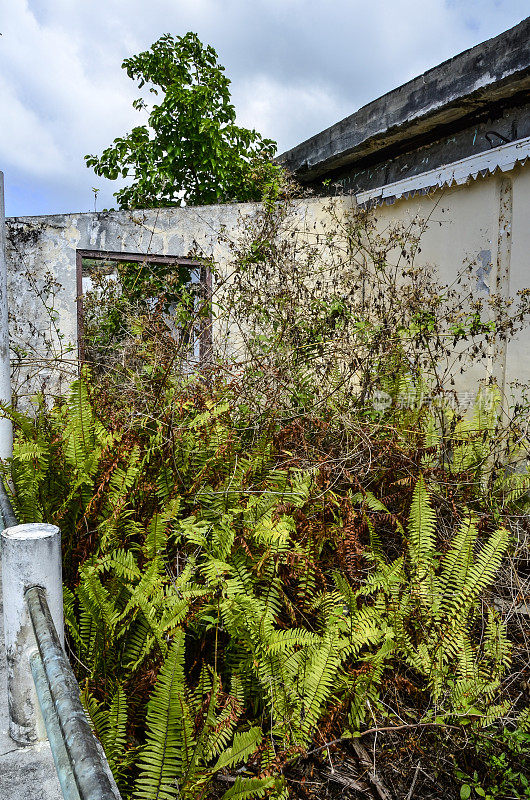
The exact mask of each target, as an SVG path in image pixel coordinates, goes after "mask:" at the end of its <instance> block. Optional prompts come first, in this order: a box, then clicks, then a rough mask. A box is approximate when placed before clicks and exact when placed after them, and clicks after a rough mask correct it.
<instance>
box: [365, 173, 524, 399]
mask: <svg viewBox="0 0 530 800" xmlns="http://www.w3.org/2000/svg"><path fill="white" fill-rule="evenodd" d="M374 213H375V215H376V217H377V219H378V227H379V228H380V229H381V230H384V228H385V227H387V226H388V225H390V224H391V223H392V222H394V221H397V220H401V221H405V222H407V221H409V222H412V220H413V219H415V218H418V217H419V218H421V219H423V220H425V230H424V233H423V235H422V238H421V253H420V254H419V255H418V259H417V260H418V261H420V260H421V262H423V263H424V264H432V265H433V267H435V268H436V269H437V271H438V274H439V276H440V278H441V280H442V281H444V282H447V283H452V282H453V281H455V280H456V279H457V278H458V276H459V274H461V273H462V272H463V271H465V268H466V266H468V265H469V267H470V270H469V272H470V278H471V283H470V285H471V287H472V289H473V292H474V294H475V296H477V297H482V298H487V297H488V295H489V294H494V293H499V294H501V295H503V296H504V297H509V296H515V294H516V292H517V291H519V290H520V289H523V288H525V287H530V165H526V166H524V167H521V166H516V167H515V168H514V169H513V170H511V171H510V172H506V173H502V172H500V171H499V172H498V173H497V174H494V175H488V176H486V177H484V178H477V179H476V180H470V181H469V183H468V184H467V185H462V186H454V187H453V188H449V189H448V188H445V189H439V190H436V191H433V192H432V193H430V194H427V195H423V196H422V195H418V196H415V197H413V198H409V199H400V200H397V201H396V202H394V203H393V204H392V205H386V206H381V207H379V208H377V209H375V210H374ZM528 336H529V331H528V329H526V331H524V332H522V333H520V334H519V335H518V336H517V337H516V338H515V339H514V340H512V341H510V343H509V344H508V346H507V347H503V346H502V345H499V346H498V348H497V349H496V351H495V352H492V353H491V358H488V359H486V360H482V361H481V362H480V363H476V364H474V365H473V366H472V367H471V368H467V369H466V374H465V376H464V377H460V379H459V385H460V388H461V389H466V390H470V391H472V392H473V393H475V392H476V389H477V387H478V385H479V381H482V380H484V379H486V378H487V377H488V376H489V375H494V376H495V378H496V379H497V380H498V381H499V383H500V384H501V386H503V387H504V389H505V392H506V395H507V397H508V399H510V398H511V397H512V395H514V396H519V394H520V392H519V390H518V389H517V387H515V386H514V382H515V381H519V382H524V383H526V382H529V381H530V350H529V347H528V344H529V342H528Z"/></svg>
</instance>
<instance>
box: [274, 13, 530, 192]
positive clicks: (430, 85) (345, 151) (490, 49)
mask: <svg viewBox="0 0 530 800" xmlns="http://www.w3.org/2000/svg"><path fill="white" fill-rule="evenodd" d="M529 41H530V17H527V18H526V19H524V20H523V21H522V22H520V23H519V24H518V25H515V26H514V27H513V28H510V29H509V30H507V31H504V32H503V33H501V34H499V35H498V36H495V37H493V38H492V39H488V40H487V41H485V42H482V43H481V44H478V45H475V46H474V47H472V48H470V49H468V50H465V51H464V52H462V53H459V54H458V55H456V56H454V57H453V58H450V59H448V60H447V61H444V62H443V63H442V64H439V65H438V66H436V67H433V68H431V69H429V70H427V71H426V72H424V73H423V74H421V75H419V76H417V77H416V78H413V79H412V80H411V81H408V82H407V83H405V84H403V85H402V86H399V87H398V88H397V89H393V90H392V91H390V92H387V93H386V94H384V95H382V96H381V97H379V98H377V99H376V100H373V101H372V102H370V103H368V104H367V105H365V106H363V107H362V108H360V109H359V110H358V111H356V112H355V113H354V114H351V115H350V116H348V117H345V118H344V119H343V120H341V121H340V122H337V123H335V124H334V125H332V126H331V127H329V128H326V129H325V130H323V131H321V132H320V133H318V134H316V135H315V136H312V137H310V138H309V139H307V140H306V141H304V142H301V143H300V144H299V145H297V146H296V147H294V148H292V149H291V150H288V151H286V152H284V153H282V154H281V155H279V156H278V157H277V159H276V161H277V163H280V164H282V165H283V166H285V167H286V168H287V169H289V171H290V172H292V173H293V174H295V175H296V176H297V177H298V178H299V179H300V180H302V181H306V182H309V181H311V180H314V179H316V178H318V177H321V176H322V175H324V174H326V173H328V172H331V171H332V170H335V169H338V168H340V167H342V166H344V165H346V164H348V163H351V162H353V161H356V160H358V159H360V158H364V157H366V156H368V155H373V154H374V153H377V151H379V150H383V149H385V148H387V147H390V146H392V145H393V144H397V143H400V144H402V143H404V142H406V140H408V139H411V138H413V137H416V136H419V135H422V134H426V133H429V132H431V131H433V130H434V129H435V128H437V127H438V126H440V125H446V124H454V123H455V122H457V121H458V120H459V119H463V118H465V117H468V116H469V115H470V114H471V113H472V112H473V111H474V110H477V109H481V108H483V107H484V106H485V105H486V104H488V103H492V102H502V101H503V100H504V101H509V100H510V99H512V98H513V97H514V96H515V95H518V94H519V93H521V92H525V91H529V90H530V47H529V44H528V43H529Z"/></svg>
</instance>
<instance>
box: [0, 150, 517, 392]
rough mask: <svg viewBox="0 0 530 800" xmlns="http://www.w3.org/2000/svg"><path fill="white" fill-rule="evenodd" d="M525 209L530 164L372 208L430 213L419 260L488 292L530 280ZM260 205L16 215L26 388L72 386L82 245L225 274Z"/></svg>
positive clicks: (11, 234)
mask: <svg viewBox="0 0 530 800" xmlns="http://www.w3.org/2000/svg"><path fill="white" fill-rule="evenodd" d="M350 202H352V201H351V200H349V199H347V200H346V199H345V200H337V201H334V203H335V209H339V213H340V209H341V208H343V207H348V204H349V203H350ZM329 204H330V201H329V199H325V198H324V199H321V198H311V199H308V200H303V201H298V202H297V204H296V205H295V210H294V215H295V223H293V222H292V221H291V227H296V224H298V223H299V227H300V228H301V229H305V230H306V231H307V230H314V229H313V226H314V225H316V226H317V228H318V227H320V226H321V225H322V224H324V223H325V222H326V221H327V223H328V225H329V224H330V218H329V215H328V212H327V210H326V209H327V208H328V207H329ZM529 208H530V165H528V166H525V167H516V168H515V169H514V170H512V171H511V172H508V173H501V174H499V175H493V176H487V177H485V178H478V179H477V180H475V181H471V182H470V183H469V184H468V185H463V186H457V187H454V188H452V189H447V188H446V189H443V190H438V191H435V192H433V193H432V194H430V195H424V196H417V197H414V198H411V199H401V200H398V201H396V202H395V203H394V204H393V205H388V206H381V207H380V208H377V209H376V210H375V211H374V213H375V215H376V218H377V225H378V228H379V229H380V230H381V231H384V230H385V229H386V228H387V227H388V226H389V225H391V224H392V223H393V222H395V221H404V222H412V220H413V219H415V218H417V217H420V218H421V219H423V220H424V221H425V230H424V233H423V235H422V240H421V252H420V253H419V254H418V257H417V260H418V262H419V261H421V262H422V263H423V264H431V265H433V269H434V268H436V269H437V271H438V274H439V277H440V280H441V281H443V282H449V283H450V282H452V281H454V280H456V278H457V276H458V274H459V273H460V272H462V270H463V268H464V267H465V265H467V264H471V265H472V267H471V274H472V284H473V285H474V291H475V292H476V294H477V295H478V296H482V297H486V296H487V294H488V292H489V291H491V292H494V291H498V290H500V291H502V292H503V293H505V294H507V293H513V292H515V291H517V290H518V289H520V288H523V287H524V286H526V285H530V264H529V258H530V256H529V253H530V225H529ZM256 211H257V206H255V205H253V204H242V205H220V206H206V207H199V208H173V209H160V210H157V209H153V210H148V211H133V212H129V211H115V212H103V213H83V214H67V215H55V216H45V217H24V218H16V219H10V220H8V221H7V250H6V252H7V261H8V271H9V276H10V278H9V297H10V310H11V317H12V320H11V339H12V348H13V350H14V357H13V365H14V373H15V388H16V391H17V393H18V395H19V396H22V397H23V396H24V395H27V394H30V393H34V392H35V391H36V390H43V391H45V392H47V393H55V392H59V391H64V389H65V388H66V385H67V383H69V382H70V380H71V379H72V376H73V375H74V374H75V370H76V355H77V353H76V329H77V321H76V293H77V289H76V267H75V263H76V250H77V249H83V250H109V251H115V252H135V253H150V254H163V255H172V256H182V257H185V256H197V255H201V256H205V257H207V258H211V259H213V260H214V261H215V263H216V265H217V267H218V268H219V269H220V272H221V274H224V276H225V277H226V274H227V272H228V270H229V262H230V242H231V241H234V240H237V238H238V236H240V234H241V230H242V227H243V221H244V220H246V221H247V222H248V220H249V218H252V216H253V215H254V214H256ZM51 282H55V285H54V286H51V285H50V284H51ZM54 292H55V294H54ZM52 298H54V299H53V301H52ZM54 314H56V315H57V316H56V318H55V319H54ZM218 334H219V331H218ZM526 350H527V345H526V334H525V335H520V336H519V337H518V339H517V340H516V341H515V342H513V343H511V344H510V346H509V348H508V352H507V357H506V358H505V356H506V353H504V352H498V353H496V354H493V353H492V358H490V359H488V360H486V361H484V360H483V361H481V362H480V364H476V365H475V366H474V367H473V368H472V369H469V370H468V371H467V372H466V375H465V376H464V377H463V378H460V379H459V384H460V388H461V389H469V390H473V391H474V390H476V388H477V386H478V382H479V381H481V380H483V379H484V378H486V377H487V376H488V375H490V374H492V373H493V374H495V375H496V377H497V378H499V379H501V380H503V378H504V377H506V381H508V382H509V381H512V380H514V379H521V380H525V381H527V380H530V360H529V359H528V358H527V354H526ZM493 356H495V357H494V358H493ZM58 365H59V366H58Z"/></svg>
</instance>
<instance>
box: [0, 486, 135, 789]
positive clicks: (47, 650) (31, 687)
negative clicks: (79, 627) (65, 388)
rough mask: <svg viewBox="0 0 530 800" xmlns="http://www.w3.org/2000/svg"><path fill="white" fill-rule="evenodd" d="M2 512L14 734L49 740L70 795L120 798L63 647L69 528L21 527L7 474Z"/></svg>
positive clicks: (0, 493)
mask: <svg viewBox="0 0 530 800" xmlns="http://www.w3.org/2000/svg"><path fill="white" fill-rule="evenodd" d="M0 514H1V519H0V527H1V528H3V529H4V530H3V532H2V535H1V551H2V593H3V602H4V635H5V643H6V658H7V669H8V705H9V717H10V719H9V732H10V735H11V738H12V739H13V740H14V741H16V742H17V743H18V744H23V745H31V744H34V743H35V742H37V741H40V740H43V739H46V738H47V739H48V741H49V743H50V747H51V751H52V755H53V760H54V763H55V768H56V771H57V776H58V778H59V783H60V785H61V790H62V793H63V796H64V798H65V800H120V794H119V792H118V789H117V787H116V783H115V781H114V778H113V777H112V773H111V771H110V768H109V766H108V763H107V760H106V758H105V754H104V752H103V749H102V747H101V745H100V744H99V742H98V741H97V739H96V738H95V737H94V735H93V733H92V730H91V728H90V724H89V722H88V719H87V717H86V714H85V711H84V709H83V706H82V705H81V701H80V697H79V686H78V683H77V681H76V678H75V675H74V673H73V670H72V667H71V665H70V662H69V660H68V658H67V656H66V653H65V651H64V647H63V610H62V564H61V532H60V530H59V528H57V527H55V526H54V525H45V524H42V523H34V524H30V525H19V524H18V522H17V519H16V516H15V514H14V512H13V509H12V507H11V503H10V501H9V496H8V494H7V492H6V491H5V488H4V486H3V484H2V482H1V480H0ZM42 723H44V724H42Z"/></svg>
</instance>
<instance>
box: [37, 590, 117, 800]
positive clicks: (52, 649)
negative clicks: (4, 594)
mask: <svg viewBox="0 0 530 800" xmlns="http://www.w3.org/2000/svg"><path fill="white" fill-rule="evenodd" d="M25 597H26V602H27V605H28V609H29V615H30V618H31V622H32V625H33V630H34V632H35V638H36V640H37V645H38V648H39V653H40V656H41V659H42V664H43V667H44V671H45V673H46V679H47V682H48V687H49V690H50V694H51V696H52V699H53V704H54V707H55V710H56V712H57V716H58V718H59V724H60V726H61V731H62V735H63V739H64V744H65V747H66V751H67V753H68V756H69V759H70V763H71V765H72V771H73V773H74V776H75V780H76V783H77V788H78V790H79V796H80V798H81V800H120V795H119V792H118V790H117V788H116V784H115V783H114V780H113V779H112V775H111V773H110V770H109V767H108V764H107V763H106V761H105V758H104V756H103V755H102V753H101V751H100V749H99V748H98V744H97V742H96V740H95V738H94V735H93V734H92V730H91V728H90V725H89V723H88V720H87V718H86V715H85V712H84V709H83V706H82V705H81V701H80V699H79V686H78V684H77V681H76V679H75V676H74V673H73V671H72V667H71V666H70V662H69V661H68V659H67V657H66V655H65V653H64V650H63V648H62V646H61V642H60V641H59V636H58V635H57V631H56V630H55V626H54V624H53V620H52V616H51V614H50V610H49V608H48V603H47V602H46V593H45V591H44V590H43V589H42V588H41V587H40V586H32V587H30V588H29V589H27V590H26V593H25Z"/></svg>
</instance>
